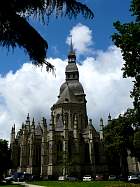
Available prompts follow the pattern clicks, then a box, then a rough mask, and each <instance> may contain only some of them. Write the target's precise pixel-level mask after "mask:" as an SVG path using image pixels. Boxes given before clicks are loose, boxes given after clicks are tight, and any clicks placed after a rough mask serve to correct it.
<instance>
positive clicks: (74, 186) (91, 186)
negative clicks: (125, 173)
mask: <svg viewBox="0 0 140 187" xmlns="http://www.w3.org/2000/svg"><path fill="white" fill-rule="evenodd" d="M32 184H35V185H40V186H47V187H140V184H137V185H136V184H130V183H124V182H120V181H92V182H61V181H35V182H32Z"/></svg>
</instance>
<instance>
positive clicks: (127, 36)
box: [112, 0, 140, 126]
mask: <svg viewBox="0 0 140 187" xmlns="http://www.w3.org/2000/svg"><path fill="white" fill-rule="evenodd" d="M130 11H131V12H132V16H133V18H134V21H132V22H130V23H125V24H121V23H120V22H119V21H117V22H115V23H114V27H115V28H116V30H117V33H114V34H113V36H112V40H113V41H114V43H115V45H116V46H117V47H119V48H120V49H121V52H122V55H123V59H124V66H123V68H122V70H123V76H124V77H125V78H126V77H132V78H133V79H134V81H133V82H134V86H133V90H132V92H131V97H133V98H134V110H135V117H136V124H135V125H137V126H140V0H132V2H131V7H130Z"/></svg>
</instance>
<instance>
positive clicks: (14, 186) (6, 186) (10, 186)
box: [0, 184, 21, 187]
mask: <svg viewBox="0 0 140 187" xmlns="http://www.w3.org/2000/svg"><path fill="white" fill-rule="evenodd" d="M0 187H21V185H18V184H0Z"/></svg>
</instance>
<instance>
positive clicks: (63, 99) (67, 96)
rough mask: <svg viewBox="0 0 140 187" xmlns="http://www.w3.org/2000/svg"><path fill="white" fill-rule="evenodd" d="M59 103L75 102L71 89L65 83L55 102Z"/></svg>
mask: <svg viewBox="0 0 140 187" xmlns="http://www.w3.org/2000/svg"><path fill="white" fill-rule="evenodd" d="M59 103H77V98H76V97H75V95H74V94H73V91H72V90H71V89H70V87H69V85H68V84H66V87H65V89H64V90H63V92H62V93H61V94H60V98H59V99H58V101H57V103H56V104H59Z"/></svg>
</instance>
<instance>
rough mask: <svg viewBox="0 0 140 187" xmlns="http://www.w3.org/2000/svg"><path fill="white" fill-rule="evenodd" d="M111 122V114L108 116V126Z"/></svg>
mask: <svg viewBox="0 0 140 187" xmlns="http://www.w3.org/2000/svg"><path fill="white" fill-rule="evenodd" d="M110 122H111V115H110V113H109V115H108V124H110Z"/></svg>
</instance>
